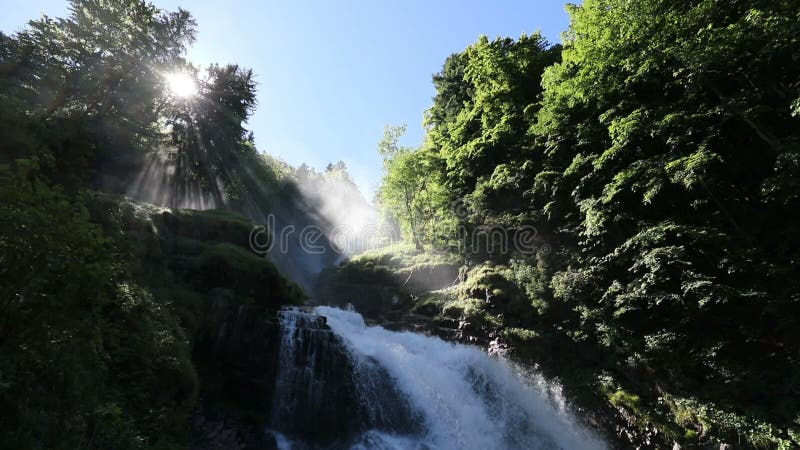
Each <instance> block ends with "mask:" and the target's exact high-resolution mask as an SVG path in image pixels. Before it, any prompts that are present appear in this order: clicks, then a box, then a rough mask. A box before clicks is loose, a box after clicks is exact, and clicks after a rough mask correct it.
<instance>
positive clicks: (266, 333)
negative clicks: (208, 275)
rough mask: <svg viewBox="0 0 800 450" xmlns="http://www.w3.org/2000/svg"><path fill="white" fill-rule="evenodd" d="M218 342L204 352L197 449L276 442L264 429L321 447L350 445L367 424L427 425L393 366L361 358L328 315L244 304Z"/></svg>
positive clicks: (223, 326)
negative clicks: (332, 326)
mask: <svg viewBox="0 0 800 450" xmlns="http://www.w3.org/2000/svg"><path fill="white" fill-rule="evenodd" d="M211 340H212V341H213V342H205V343H203V347H204V348H205V347H210V348H211V350H210V352H209V351H208V350H207V349H206V350H203V349H200V350H198V351H196V353H201V354H203V353H205V358H206V359H207V362H206V364H205V365H206V370H205V371H204V372H205V373H204V377H203V384H204V392H203V402H202V403H203V406H202V408H201V409H200V410H198V412H197V413H196V414H195V416H194V417H193V419H192V422H191V429H192V436H193V441H192V442H193V444H192V448H197V449H205V448H242V449H250V448H253V449H256V448H257V449H262V448H272V447H271V446H272V440H273V438H272V437H271V436H270V435H269V434H268V433H267V434H265V433H264V431H263V430H265V429H272V430H275V431H278V432H280V433H281V434H283V435H286V436H288V437H289V438H292V439H298V440H301V441H303V442H306V443H309V444H311V445H313V446H330V445H333V446H336V445H337V444H341V445H345V444H346V443H347V442H348V441H349V440H350V439H353V438H354V437H355V436H357V435H359V434H360V433H363V432H365V431H367V430H381V431H390V432H401V433H413V432H418V431H420V430H421V427H422V425H421V423H422V421H421V420H420V419H419V417H417V416H416V415H415V414H413V413H412V411H411V408H410V406H409V405H408V403H407V402H406V401H405V399H404V398H402V396H401V395H400V394H399V393H398V391H397V389H396V387H395V386H394V384H393V381H392V380H391V377H389V375H388V374H387V373H386V372H385V370H384V369H383V368H381V367H380V366H379V365H378V364H377V363H374V362H373V361H354V360H353V359H352V356H351V355H350V353H349V351H348V349H347V347H346V346H345V344H344V343H343V342H342V340H341V338H339V337H338V336H336V335H335V334H334V333H333V332H332V331H331V330H330V328H329V327H328V326H327V324H326V322H325V318H324V317H322V316H318V315H316V314H313V313H311V312H310V311H307V310H302V309H298V308H292V309H285V310H281V311H278V312H277V313H276V312H275V311H268V310H265V309H261V308H256V307H248V306H240V307H238V309H237V310H236V312H235V313H231V314H229V315H228V316H227V317H225V318H224V320H222V321H221V323H220V324H219V326H218V331H217V333H216V336H214V337H213V339H211ZM244 417H246V418H247V419H244ZM215 445H216V446H217V447H214V446H215Z"/></svg>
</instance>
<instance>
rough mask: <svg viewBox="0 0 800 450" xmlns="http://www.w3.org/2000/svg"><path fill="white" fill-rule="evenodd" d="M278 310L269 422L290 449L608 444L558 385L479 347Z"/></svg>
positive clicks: (333, 312)
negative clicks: (572, 409) (570, 406)
mask: <svg viewBox="0 0 800 450" xmlns="http://www.w3.org/2000/svg"><path fill="white" fill-rule="evenodd" d="M279 317H280V321H281V326H282V336H283V337H282V346H281V350H280V358H279V359H280V368H279V374H278V377H277V381H276V394H275V399H274V404H273V411H272V419H271V423H270V428H271V429H272V430H274V431H273V433H274V434H275V435H276V437H277V440H278V443H279V446H280V447H281V448H283V449H289V448H304V449H305V448H326V449H328V448H330V449H340V448H341V449H353V450H355V449H359V450H360V449H386V450H390V449H419V450H423V449H448V450H449V449H453V450H455V449H459V450H460V449H475V450H485V449H548V450H549V449H564V450H582V449H602V448H605V445H604V444H603V443H602V442H601V441H600V440H599V439H598V438H597V437H596V436H594V435H593V434H592V433H590V432H589V431H588V430H587V429H585V428H584V427H583V426H581V425H580V424H579V423H577V422H576V420H575V419H574V418H573V417H572V416H571V415H570V414H569V412H568V411H567V410H566V408H565V407H564V406H563V400H562V399H560V397H559V395H558V392H557V390H552V389H548V385H547V384H546V383H544V382H543V381H541V380H539V381H538V382H537V383H531V382H530V381H529V380H527V379H526V378H525V377H524V376H522V375H521V374H520V373H519V371H518V370H516V369H515V368H514V366H513V365H511V364H510V363H508V362H507V361H505V360H503V359H502V358H498V357H492V356H489V355H487V354H486V353H485V352H483V351H482V350H480V349H479V348H477V347H473V346H467V345H460V344H454V343H449V342H445V341H443V340H441V339H438V338H435V337H430V336H425V335H421V334H417V333H411V332H394V331H388V330H385V329H383V328H382V327H379V326H369V327H368V326H366V325H365V323H364V320H363V318H362V317H361V315H359V314H358V313H356V312H354V311H346V310H342V309H338V308H332V307H325V306H320V307H317V308H315V309H314V311H313V313H312V312H310V311H303V310H299V309H289V310H284V311H282V312H281V313H280V316H279Z"/></svg>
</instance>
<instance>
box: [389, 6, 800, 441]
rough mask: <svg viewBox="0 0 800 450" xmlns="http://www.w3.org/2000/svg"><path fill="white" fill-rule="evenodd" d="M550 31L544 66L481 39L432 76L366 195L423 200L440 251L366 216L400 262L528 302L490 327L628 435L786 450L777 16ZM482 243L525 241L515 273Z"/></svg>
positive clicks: (788, 181) (793, 309)
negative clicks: (532, 233) (408, 137)
mask: <svg viewBox="0 0 800 450" xmlns="http://www.w3.org/2000/svg"><path fill="white" fill-rule="evenodd" d="M570 13H571V15H572V23H571V26H570V29H569V30H568V32H567V33H566V35H565V38H566V40H565V44H564V47H563V49H562V48H560V47H558V46H555V47H548V45H547V43H545V42H544V41H543V40H542V39H541V38H540V37H539V36H537V35H534V36H523V37H522V38H520V39H519V40H516V41H514V40H509V39H498V40H495V41H490V40H488V39H486V38H481V39H480V40H479V41H478V42H477V43H475V44H473V45H472V46H470V47H469V48H467V49H466V50H465V51H463V52H461V53H459V54H456V55H453V56H451V57H450V58H448V60H447V61H446V62H445V65H444V67H443V69H442V72H441V73H439V74H438V75H436V76H435V77H434V84H435V85H436V88H437V92H438V93H437V96H436V98H435V99H434V104H433V106H432V107H431V109H430V110H429V111H428V114H427V123H428V137H427V140H426V142H425V144H424V145H423V147H422V148H421V149H418V150H404V151H403V152H401V153H400V154H402V155H403V157H404V158H411V159H414V162H413V164H412V163H399V162H394V161H395V160H398V161H399V158H398V157H396V156H395V157H394V159H393V160H392V161H391V162H392V163H390V164H388V165H387V175H386V177H385V180H384V186H383V188H382V189H383V192H394V191H396V190H398V189H402V186H403V185H402V183H409V182H411V180H413V183H414V185H415V186H425V190H426V191H428V192H440V191H441V192H443V193H444V195H446V196H447V198H446V199H439V198H437V199H436V200H435V201H427V200H424V199H420V198H416V199H414V201H418V202H423V203H424V205H425V207H424V208H418V209H417V210H418V211H421V212H422V214H424V215H425V217H428V218H434V217H439V216H444V217H449V219H442V220H440V221H441V222H443V223H448V222H447V220H450V221H451V222H452V221H457V222H458V223H459V225H460V230H461V232H460V233H455V234H452V235H450V236H448V237H447V238H445V239H444V240H443V237H442V236H441V234H437V232H436V231H428V229H426V228H424V227H420V226H418V225H416V224H415V222H414V219H413V218H412V217H411V216H409V214H408V211H409V209H408V208H405V209H404V206H403V205H402V204H400V205H399V204H398V203H397V202H385V206H386V207H387V208H388V209H389V211H390V212H393V213H394V214H395V216H396V217H397V218H398V219H399V220H400V222H401V224H402V225H403V226H404V229H405V230H408V236H409V238H413V240H414V241H416V242H418V243H420V244H424V245H429V246H434V247H449V248H458V249H460V250H461V251H462V252H463V255H464V256H465V257H466V258H467V260H470V261H472V263H473V264H483V263H495V264H501V265H502V267H503V269H499V273H504V274H505V275H504V276H503V280H505V281H511V282H513V284H514V285H515V286H516V287H517V288H518V289H519V290H520V291H522V292H524V293H525V295H526V296H527V298H528V302H529V308H528V312H522V313H518V314H516V315H514V316H510V315H508V314H506V315H505V316H504V320H505V323H504V326H506V327H508V328H509V329H511V328H514V329H527V330H530V332H531V333H533V335H536V336H539V338H536V339H533V341H534V342H538V344H533V343H531V344H529V347H530V348H532V349H533V348H536V347H537V345H538V348H546V346H547V345H551V346H554V345H558V347H551V348H562V349H565V348H570V349H572V350H570V351H568V352H565V353H568V354H569V353H575V352H579V353H581V354H582V356H581V358H583V359H585V360H588V362H585V364H584V367H585V368H588V369H586V370H585V371H584V372H587V373H588V374H589V375H588V376H587V377H584V378H582V380H581V381H580V382H581V383H589V384H592V385H593V386H594V387H593V389H595V391H596V392H600V393H608V395H610V396H611V397H610V400H611V403H612V404H613V405H615V406H618V407H620V408H623V409H629V410H631V411H633V410H635V411H633V412H634V414H636V415H637V416H638V417H640V419H641V420H642V424H644V423H645V422H648V421H649V422H655V423H656V424H657V425H659V426H660V427H661V428H663V429H664V430H666V432H669V433H670V434H671V435H672V437H673V438H674V439H677V440H682V441H687V442H694V441H698V440H700V441H706V440H708V439H712V438H714V439H723V440H725V439H727V440H730V441H740V440H744V441H747V442H749V443H750V444H752V445H766V446H770V447H772V446H783V447H785V448H788V447H791V446H796V445H800V441H798V433H799V431H798V430H800V422H798V420H800V415H798V414H800V410H798V408H797V405H798V403H799V402H800V392H798V390H797V386H798V385H800V352H798V348H800V347H798V344H800V333H799V332H798V330H800V323H799V322H798V317H800V285H798V280H800V273H798V269H799V268H800V265H799V264H798V263H800V261H799V260H798V259H799V258H800V253H798V251H799V250H800V231H798V228H797V226H796V224H795V223H794V221H793V220H791V219H789V218H790V217H793V212H795V211H796V210H797V208H798V206H800V204H799V203H798V199H799V198H800V197H799V195H800V194H799V192H800V191H798V179H800V171H799V170H800V165H798V161H800V159H798V158H800V117H798V110H797V106H798V101H799V100H798V99H799V98H800V83H798V80H800V11H799V10H798V8H797V4H796V3H795V2H791V1H781V0H775V1H766V2H763V1H759V2H756V1H736V2H717V1H712V0H698V1H692V2H668V1H663V0H648V1H640V2H628V1H623V0H587V1H585V2H584V3H583V4H582V5H581V6H571V7H570ZM384 153H385V152H384ZM395 164H396V166H395ZM410 167H413V169H409V168H410ZM411 170H413V171H414V172H415V173H414V178H409V177H407V176H405V175H404V172H405V171H411ZM420 171H424V173H420ZM415 192H418V193H419V192H422V189H417V190H416V191H415ZM451 205H456V207H455V208H452V210H450V207H451ZM486 225H492V226H502V227H504V229H505V230H507V233H508V234H509V235H511V236H513V235H514V232H515V230H517V229H519V227H521V226H525V225H528V226H533V227H535V228H536V229H537V231H538V234H537V239H536V242H537V243H538V244H539V246H538V247H539V248H538V250H537V252H536V254H533V255H532V254H530V252H527V253H525V254H523V253H519V252H516V253H515V252H514V251H513V248H511V249H508V250H509V251H494V252H492V251H488V252H487V251H485V250H486V249H478V248H475V247H474V245H471V244H470V241H469V240H468V236H469V235H470V233H471V232H473V231H474V230H476V229H477V228H478V227H481V226H486ZM465 236H466V237H467V239H464V237H465ZM493 270H497V269H493ZM503 280H501V281H503ZM501 281H498V283H500V284H502V283H501ZM503 282H504V281H503ZM512 334H513V333H512ZM517 334H519V333H517ZM522 334H524V333H522ZM530 336H532V335H529V337H530ZM561 364H562V366H563V367H564V368H566V369H565V370H562V375H564V376H567V375H565V374H564V372H567V371H571V370H572V372H573V373H576V370H573V369H574V367H573V366H572V365H570V364H564V363H563V362H561ZM623 389H624V390H627V391H632V392H635V393H633V394H623V393H621V392H626V391H624V390H623ZM633 398H636V401H633V400H630V399H633ZM629 400H630V401H629ZM634 404H635V405H636V407H635V408H634V407H633V405H634ZM643 426H644V425H643ZM676 427H677V428H676ZM681 429H685V430H686V431H685V433H684V432H683V431H680V430H681Z"/></svg>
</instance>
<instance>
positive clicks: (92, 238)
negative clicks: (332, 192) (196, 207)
mask: <svg viewBox="0 0 800 450" xmlns="http://www.w3.org/2000/svg"><path fill="white" fill-rule="evenodd" d="M194 33H195V31H194V22H193V20H192V19H191V17H190V16H189V14H188V13H187V12H186V11H183V10H179V11H177V12H175V13H168V12H163V11H160V10H158V9H157V8H155V7H153V6H152V5H149V4H146V3H144V2H143V1H140V0H75V1H73V2H71V14H70V16H69V17H68V18H66V19H53V18H49V17H43V18H41V19H39V20H35V21H32V22H30V24H29V27H28V28H27V29H25V30H24V31H22V32H20V33H18V34H16V35H14V36H7V35H3V34H0V136H2V139H0V447H2V448H14V449H26V448H63V449H78V448H115V449H117V448H119V449H126V448H185V447H186V445H187V442H188V437H187V433H186V432H187V426H188V415H189V414H190V412H191V411H192V409H193V408H194V407H195V405H196V400H197V397H198V387H199V381H198V375H197V362H196V361H193V358H192V353H193V348H192V345H193V343H194V342H196V341H197V340H198V339H203V338H204V336H205V335H207V334H209V333H214V332H216V329H213V328H211V327H214V326H215V324H214V323H213V321H214V310H213V308H220V307H222V306H225V305H228V306H229V307H231V308H235V306H236V305H237V304H245V303H250V304H255V305H261V306H265V307H268V308H277V307H278V306H279V305H280V304H282V303H286V302H299V301H302V299H303V294H302V292H301V291H300V290H299V288H298V287H297V286H295V285H294V284H292V283H290V282H288V281H286V280H285V279H284V278H283V277H282V276H281V275H280V273H279V272H278V271H277V269H276V268H275V267H274V266H273V265H272V264H271V263H269V262H268V261H266V260H265V259H263V258H261V257H258V256H257V255H255V254H253V253H252V252H251V251H250V249H249V243H248V236H249V233H250V231H251V229H252V224H251V222H250V221H249V220H247V219H245V218H244V217H241V216H238V215H235V214H231V213H224V212H216V211H209V212H202V213H200V212H193V211H170V210H163V209H158V208H154V207H145V206H140V205H136V204H134V203H131V202H130V201H128V200H123V199H122V198H120V197H117V196H110V195H106V194H98V193H97V192H95V191H93V190H92V189H104V190H107V191H111V192H121V191H122V190H123V189H125V188H126V186H128V185H130V184H131V183H132V182H133V180H135V179H136V176H137V173H139V172H141V171H142V170H144V169H146V168H149V167H150V166H151V165H152V164H153V161H158V162H159V164H160V166H162V167H165V166H172V168H174V170H173V171H172V172H171V173H173V174H175V176H174V177H173V178H170V179H165V180H166V181H164V183H165V184H164V185H163V186H162V189H163V190H164V192H168V193H169V194H170V195H173V196H175V200H174V201H170V199H166V201H165V202H164V203H166V204H168V205H170V204H180V203H181V201H182V197H185V196H186V195H188V194H189V193H190V191H191V189H195V190H194V191H191V192H201V193H202V194H203V195H205V196H208V197H210V198H213V199H215V201H216V203H217V204H219V205H226V206H228V207H230V208H236V209H239V210H242V211H248V210H257V209H258V208H256V207H255V206H253V205H254V204H255V203H256V201H259V202H260V203H259V205H262V207H264V208H266V207H268V206H269V204H268V201H269V200H270V199H272V198H273V197H274V195H273V194H274V193H275V192H278V191H286V190H289V189H291V188H290V187H289V186H288V185H286V184H282V183H281V182H280V177H281V172H280V171H279V170H278V166H277V165H276V164H275V163H274V162H272V161H269V160H268V159H267V158H262V156H260V155H259V154H258V153H257V152H256V150H255V148H254V147H253V145H252V138H251V136H249V134H248V133H247V132H246V131H245V130H244V128H243V125H242V124H243V123H244V121H245V120H246V119H247V116H248V114H249V112H250V111H251V109H252V108H253V106H254V104H255V90H254V89H255V88H254V83H253V81H252V74H251V73H250V72H249V71H245V70H242V69H240V68H238V67H236V66H226V67H219V66H211V67H209V68H208V69H207V70H206V71H205V74H206V75H205V78H204V79H202V80H200V79H199V77H198V78H197V80H196V81H197V83H198V86H199V92H198V96H199V97H202V101H189V100H186V99H179V98H176V97H175V96H173V95H171V94H170V93H169V92H168V90H166V86H165V76H164V74H165V73H170V72H186V73H190V74H192V76H195V74H197V73H198V69H196V68H194V67H192V66H191V65H189V64H188V63H187V62H186V61H185V60H184V59H183V53H184V51H185V48H186V46H187V45H188V44H190V43H191V42H192V40H193V37H194ZM157 166H158V164H157ZM245 166H246V167H247V170H244V167H245ZM163 173H167V172H166V171H164V172H163ZM262 211H263V210H262ZM256 212H258V211H256ZM195 350H196V349H195Z"/></svg>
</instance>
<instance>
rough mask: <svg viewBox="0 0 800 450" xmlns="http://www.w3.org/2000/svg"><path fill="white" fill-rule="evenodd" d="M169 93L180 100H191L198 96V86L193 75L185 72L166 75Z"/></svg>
mask: <svg viewBox="0 0 800 450" xmlns="http://www.w3.org/2000/svg"><path fill="white" fill-rule="evenodd" d="M165 78H166V79H167V88H168V89H169V92H170V93H171V94H172V95H174V96H176V97H180V98H189V97H192V96H194V95H195V94H197V84H196V83H195V82H194V78H192V76H191V75H189V74H187V73H184V72H172V73H168V74H167V75H165Z"/></svg>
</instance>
